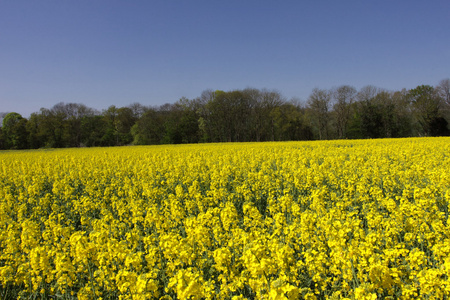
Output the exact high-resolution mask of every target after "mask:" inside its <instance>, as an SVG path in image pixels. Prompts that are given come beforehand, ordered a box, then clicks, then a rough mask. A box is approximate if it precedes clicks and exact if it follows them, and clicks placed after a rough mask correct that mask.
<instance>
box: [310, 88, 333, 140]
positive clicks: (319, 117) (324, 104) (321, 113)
mask: <svg viewBox="0 0 450 300" xmlns="http://www.w3.org/2000/svg"><path fill="white" fill-rule="evenodd" d="M330 104H331V93H330V91H327V90H322V89H318V88H314V89H313V91H312V93H311V95H310V96H309V98H308V101H307V107H308V110H309V112H310V115H311V117H312V120H311V121H312V123H313V125H314V126H315V127H316V128H317V130H318V132H319V139H321V140H323V139H328V138H329V135H328V123H329V119H330V116H329V110H330Z"/></svg>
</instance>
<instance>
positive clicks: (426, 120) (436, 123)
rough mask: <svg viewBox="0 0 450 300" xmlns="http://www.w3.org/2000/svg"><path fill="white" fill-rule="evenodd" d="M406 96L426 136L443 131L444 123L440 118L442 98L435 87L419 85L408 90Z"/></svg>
mask: <svg viewBox="0 0 450 300" xmlns="http://www.w3.org/2000/svg"><path fill="white" fill-rule="evenodd" d="M408 96H409V98H410V101H411V103H412V107H413V113H414V116H415V117H416V119H417V121H418V123H419V124H420V126H421V129H422V133H423V134H424V135H426V136H433V135H437V134H438V133H439V132H441V131H444V129H443V128H442V126H444V125H445V127H446V124H445V122H443V120H441V119H440V118H442V116H441V114H440V113H441V111H440V110H441V105H442V101H441V100H442V99H441V97H439V94H438V92H437V90H436V89H435V88H433V87H432V86H429V85H420V86H418V87H416V88H414V89H411V90H409V92H408Z"/></svg>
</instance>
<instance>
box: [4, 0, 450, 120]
mask: <svg viewBox="0 0 450 300" xmlns="http://www.w3.org/2000/svg"><path fill="white" fill-rule="evenodd" d="M448 77H450V1H448V0H442V1H433V0H431V1H395V0H389V1H385V0H379V1H378V0H377V1H375V0H371V1H369V0H367V1H365V0H358V1H346V0H342V1H337V0H333V1H313V0H311V1H263V0H258V1H250V0H239V1H212V0H205V1H195V0H191V1H175V0H164V1H131V0H130V1H125V0H123V1H116V0H89V1H87V0H72V1H69V0H39V1H36V0H33V1H22V0H1V1H0V112H11V111H15V112H18V113H20V114H22V115H23V116H24V117H28V116H29V115H30V113H32V112H37V111H39V109H40V108H41V107H45V108H51V107H52V106H53V105H54V104H56V103H58V102H66V103H69V102H75V103H83V104H86V105H87V106H89V107H92V108H95V109H98V110H102V109H106V108H107V107H108V106H110V105H116V106H126V105H128V104H130V103H133V102H139V103H141V104H144V105H162V104H164V103H174V102H176V101H177V100H178V99H180V98H181V97H183V96H184V97H187V98H189V99H192V98H195V97H198V96H200V94H201V92H202V91H203V90H205V89H221V90H225V91H228V90H232V89H243V88H246V87H253V88H259V89H262V88H267V89H276V90H278V91H280V92H281V93H282V94H283V95H284V96H285V97H286V98H287V99H290V98H292V97H296V98H299V99H300V100H306V99H307V98H308V96H309V94H310V93H311V91H312V89H313V88H315V87H319V88H327V89H328V88H332V87H335V86H339V85H342V84H349V85H352V86H354V87H355V88H357V89H360V88H361V87H363V86H365V85H369V84H370V85H375V86H377V87H381V88H386V89H388V90H400V89H402V88H406V89H410V88H414V87H416V86H417V85H420V84H430V85H433V86H435V85H437V84H438V83H439V81H440V80H442V79H444V78H448Z"/></svg>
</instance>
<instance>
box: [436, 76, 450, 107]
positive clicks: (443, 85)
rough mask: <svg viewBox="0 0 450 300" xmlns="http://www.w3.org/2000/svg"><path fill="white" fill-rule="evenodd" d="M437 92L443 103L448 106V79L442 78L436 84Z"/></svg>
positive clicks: (449, 80)
mask: <svg viewBox="0 0 450 300" xmlns="http://www.w3.org/2000/svg"><path fill="white" fill-rule="evenodd" d="M437 92H438V94H439V96H440V97H441V98H442V100H443V101H444V103H445V104H446V105H447V106H449V107H450V79H449V78H447V79H443V80H441V82H439V85H438V86H437Z"/></svg>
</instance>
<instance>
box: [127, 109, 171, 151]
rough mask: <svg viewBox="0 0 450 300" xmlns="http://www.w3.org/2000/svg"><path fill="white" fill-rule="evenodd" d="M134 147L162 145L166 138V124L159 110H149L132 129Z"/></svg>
mask: <svg viewBox="0 0 450 300" xmlns="http://www.w3.org/2000/svg"><path fill="white" fill-rule="evenodd" d="M131 134H132V135H133V144H134V145H152V144H160V143H161V141H162V139H163V136H164V122H163V119H162V116H161V114H160V112H158V110H157V108H149V109H148V110H147V111H146V112H145V113H144V114H143V115H142V117H141V118H140V119H139V120H138V121H137V122H136V123H135V124H134V125H133V127H132V128H131Z"/></svg>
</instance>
